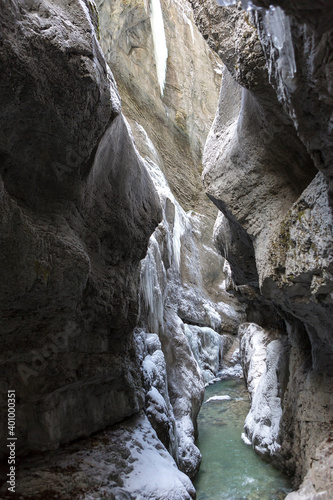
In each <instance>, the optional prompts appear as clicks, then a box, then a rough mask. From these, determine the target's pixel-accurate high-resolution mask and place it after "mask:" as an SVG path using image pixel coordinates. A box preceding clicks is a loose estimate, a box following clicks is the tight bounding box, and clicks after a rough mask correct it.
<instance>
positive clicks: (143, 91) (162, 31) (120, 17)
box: [97, 0, 221, 217]
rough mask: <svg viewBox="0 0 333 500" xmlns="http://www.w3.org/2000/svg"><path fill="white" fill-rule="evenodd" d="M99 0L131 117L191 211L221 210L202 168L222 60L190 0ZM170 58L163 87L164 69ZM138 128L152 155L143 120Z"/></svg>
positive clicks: (108, 49) (108, 52) (104, 40)
mask: <svg viewBox="0 0 333 500" xmlns="http://www.w3.org/2000/svg"><path fill="white" fill-rule="evenodd" d="M154 5H155V6H156V5H157V6H158V5H160V8H161V16H162V19H163V22H162V24H161V25H157V24H156V23H157V21H156V16H154V15H153V13H154ZM97 6H98V10H99V18H100V34H101V45H102V48H103V51H104V53H105V57H106V59H107V61H108V63H109V65H110V67H111V69H112V72H113V74H114V75H115V78H116V81H117V85H118V87H119V93H120V95H121V99H122V106H123V111H124V114H125V116H126V117H127V118H128V119H129V120H130V122H131V123H133V122H137V123H139V124H140V125H141V126H143V127H144V128H145V130H146V132H147V134H148V136H149V137H150V139H151V140H152V142H153V144H154V145H155V148H156V149H157V151H158V154H159V158H160V165H161V168H162V170H163V172H164V174H165V176H166V178H167V180H168V182H169V184H170V187H171V190H172V192H173V194H174V195H175V196H176V198H177V200H178V201H179V203H180V204H181V206H182V207H183V208H184V210H196V211H198V212H200V213H203V214H205V215H209V214H210V215H212V216H214V217H215V214H216V209H215V207H214V205H213V204H212V203H210V202H209V200H208V199H207V196H206V195H205V193H204V191H203V190H202V183H201V172H202V152H203V148H204V145H205V141H206V137H207V135H208V132H209V129H210V126H211V123H212V120H213V118H214V115H215V110H216V105H217V101H218V94H219V88H220V80H221V61H220V60H219V59H218V57H217V56H216V54H215V53H214V52H213V51H212V50H211V49H210V48H209V47H208V46H207V44H206V43H205V41H204V40H203V39H202V36H201V34H200V33H199V31H198V29H197V27H196V25H195V22H194V19H193V13H192V9H191V6H190V4H189V2H188V1H187V0H177V1H175V0H158V1H153V2H152V1H151V0H148V1H147V0H130V1H126V2H123V1H121V0H116V1H110V0H103V1H98V2H97ZM155 28H156V30H157V31H158V33H159V35H160V38H157V39H156V33H155ZM154 33H155V38H154ZM164 51H166V54H164ZM165 57H166V60H164V58H165ZM163 63H164V64H165V66H164V67H163V68H164V69H162V77H164V79H165V83H164V85H162V88H161V86H160V84H159V79H158V72H159V73H161V69H160V67H159V66H160V65H162V66H163ZM160 76H161V75H160ZM133 133H134V136H135V138H136V140H137V146H138V149H139V151H140V153H141V154H143V155H145V154H146V150H145V149H144V145H142V141H141V140H140V137H138V135H137V134H136V128H135V127H133ZM142 146H143V149H141V147H142Z"/></svg>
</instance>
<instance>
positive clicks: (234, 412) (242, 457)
mask: <svg viewBox="0 0 333 500" xmlns="http://www.w3.org/2000/svg"><path fill="white" fill-rule="evenodd" d="M216 395H228V396H230V397H231V399H230V400H222V401H221V400H219V401H210V402H209V403H206V401H207V400H208V399H209V398H210V397H212V396H216ZM204 401H205V402H204V404H203V406H202V408H201V410H200V413H199V417H198V425H199V439H198V441H197V443H196V444H197V446H198V447H199V449H200V451H201V453H202V464H201V468H200V471H199V474H198V476H197V477H196V479H195V481H194V486H195V488H196V490H197V500H222V499H228V500H236V499H237V500H257V499H260V500H282V499H283V498H285V496H286V495H287V493H289V492H290V491H292V488H291V484H290V481H289V479H288V478H287V477H286V476H284V475H283V474H281V473H280V472H279V471H277V470H276V469H274V467H272V466H271V465H270V464H268V463H266V462H264V461H263V460H261V459H260V458H259V457H258V456H257V455H256V454H255V452H254V451H253V449H252V448H251V447H250V446H247V445H246V444H244V443H243V441H242V439H241V434H242V432H243V425H244V421H245V417H246V415H247V413H248V411H249V406H250V405H249V399H248V394H247V391H246V389H245V387H244V382H243V381H242V380H223V381H221V382H217V383H216V384H214V385H211V386H209V387H207V389H206V392H205V400H204Z"/></svg>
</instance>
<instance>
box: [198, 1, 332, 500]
mask: <svg viewBox="0 0 333 500" xmlns="http://www.w3.org/2000/svg"><path fill="white" fill-rule="evenodd" d="M191 3H192V5H193V8H194V13H195V18H196V22H197V24H198V26H199V27H200V29H201V31H202V33H203V35H204V37H205V38H206V39H207V41H208V43H209V44H210V46H211V47H212V48H213V49H214V50H216V52H217V53H218V54H219V56H220V57H221V59H222V60H223V62H224V64H225V67H226V69H225V71H224V73H223V81H222V87H221V94H220V103H219V109H218V112H217V115H216V118H215V122H214V124H213V127H212V129H211V132H210V135H209V138H208V141H207V144H206V147H205V153H204V172H203V180H204V184H205V187H206V190H207V193H208V195H209V196H210V197H211V199H212V200H213V201H214V202H215V204H216V205H217V206H218V207H219V209H220V210H222V212H223V216H222V217H221V216H220V217H219V223H218V227H219V228H222V230H224V233H223V234H222V233H221V231H220V233H219V231H218V228H217V243H218V245H219V246H220V248H221V251H222V252H223V254H224V255H227V254H228V258H229V260H230V263H231V265H232V267H233V269H234V279H235V281H236V283H237V284H238V285H239V290H240V291H242V292H243V294H244V296H246V298H247V300H248V301H249V304H250V305H251V308H252V314H254V315H255V316H256V322H259V324H261V326H266V327H268V328H272V327H273V328H274V329H275V330H276V329H278V330H279V331H280V335H282V336H283V337H287V338H288V339H289V348H290V358H289V382H288V385H287V386H286V387H285V390H284V394H283V395H282V410H283V411H282V416H281V422H280V425H281V430H282V432H281V435H280V436H282V437H281V439H282V442H281V448H280V449H279V452H278V453H275V454H274V453H273V455H275V458H276V459H277V460H278V461H280V459H281V457H282V462H283V463H284V465H285V466H287V468H289V470H291V471H292V472H294V473H295V474H296V483H299V482H300V480H301V479H302V478H303V477H304V475H305V474H306V471H307V470H309V468H310V473H311V470H312V466H313V467H314V465H313V464H314V463H315V462H314V461H313V457H314V456H315V454H316V453H317V457H318V453H319V455H320V453H321V454H323V453H324V451H323V450H324V449H327V450H328V449H329V445H328V441H326V440H327V439H328V436H329V433H330V431H331V422H332V415H333V401H332V396H331V393H332V380H333V379H332V375H333V344H332V338H333V337H332V333H333V329H332V313H333V303H332V278H331V276H332V269H331V259H332V225H331V222H330V221H331V218H332V204H331V203H332V202H331V199H332V193H331V188H330V185H331V168H332V161H331V159H332V156H331V155H332V137H331V114H332V106H333V95H332V87H331V84H332V77H331V69H330V68H331V59H332V48H331V43H330V39H331V37H332V24H331V17H330V12H331V9H332V6H331V5H329V2H326V3H325V2H323V3H321V4H320V5H319V4H316V5H315V6H314V4H313V2H306V1H305V2H302V3H301V4H300V3H299V2H283V1H281V2H280V1H273V2H262V1H259V0H258V1H255V2H252V3H254V4H256V6H261V7H262V6H264V7H268V6H269V4H271V3H272V4H274V6H275V7H278V6H281V7H282V8H285V13H284V12H283V10H278V9H275V10H274V9H272V8H271V9H270V11H269V13H267V11H265V10H261V11H255V12H253V13H249V12H244V11H242V9H241V6H240V3H238V5H237V6H235V7H231V8H224V7H219V6H218V5H217V3H216V2H215V1H214V0H204V1H203V2H199V1H197V0H192V2H191ZM318 170H319V171H320V172H319V173H318ZM248 285H250V288H249V286H248ZM258 292H259V293H258ZM263 300H264V301H265V302H262V301H263ZM260 302H261V306H260ZM253 306H255V309H257V311H256V312H255V311H254V310H253ZM271 306H273V308H271ZM267 311H268V314H267ZM281 319H282V321H281ZM320 442H323V444H322V446H321V448H320V450H321V451H320V452H316V448H317V446H318V445H319V444H320ZM325 447H326V448H325ZM316 460H317V458H316ZM280 463H281V461H280ZM315 470H317V473H318V469H315ZM327 474H328V473H327ZM324 475H325V474H324ZM310 477H313V476H311V474H310ZM327 477H328V475H326V479H325V480H323V477H321V480H319V481H316V486H315V487H314V488H317V490H318V491H322V494H323V495H325V494H327V491H328V490H329V486H328V484H330V481H331V479H327ZM325 481H326V484H325ZM320 483H321V484H320ZM325 491H326V493H325ZM312 494H315V489H314V490H313V491H312Z"/></svg>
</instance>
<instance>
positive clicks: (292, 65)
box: [263, 5, 296, 78]
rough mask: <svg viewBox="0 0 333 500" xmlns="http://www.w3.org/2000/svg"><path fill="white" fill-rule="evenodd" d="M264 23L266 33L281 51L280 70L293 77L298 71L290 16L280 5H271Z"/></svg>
mask: <svg viewBox="0 0 333 500" xmlns="http://www.w3.org/2000/svg"><path fill="white" fill-rule="evenodd" d="M263 25H264V29H265V32H266V35H267V36H268V38H270V39H271V40H272V43H273V45H274V47H275V48H276V49H278V51H279V61H278V67H279V70H280V71H281V72H282V75H283V76H285V77H290V78H293V77H294V75H295V73H296V61H295V52H294V46H293V41H292V36H291V30H290V22H289V17H288V16H286V15H285V13H284V12H283V10H282V9H281V8H280V7H273V6H272V5H271V6H270V7H269V9H268V10H267V11H266V12H265V15H264V19H263ZM283 73H286V74H285V75H284V74H283Z"/></svg>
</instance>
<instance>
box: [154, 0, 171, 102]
mask: <svg viewBox="0 0 333 500" xmlns="http://www.w3.org/2000/svg"><path fill="white" fill-rule="evenodd" d="M150 24H151V29H152V33H153V40H154V54H155V63H156V73H157V80H158V84H159V86H160V89H161V95H162V96H163V93H164V86H165V78H166V69H167V59H168V48H167V44H166V38H165V31H164V22H163V13H162V7H161V2H160V0H151V6H150Z"/></svg>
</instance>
